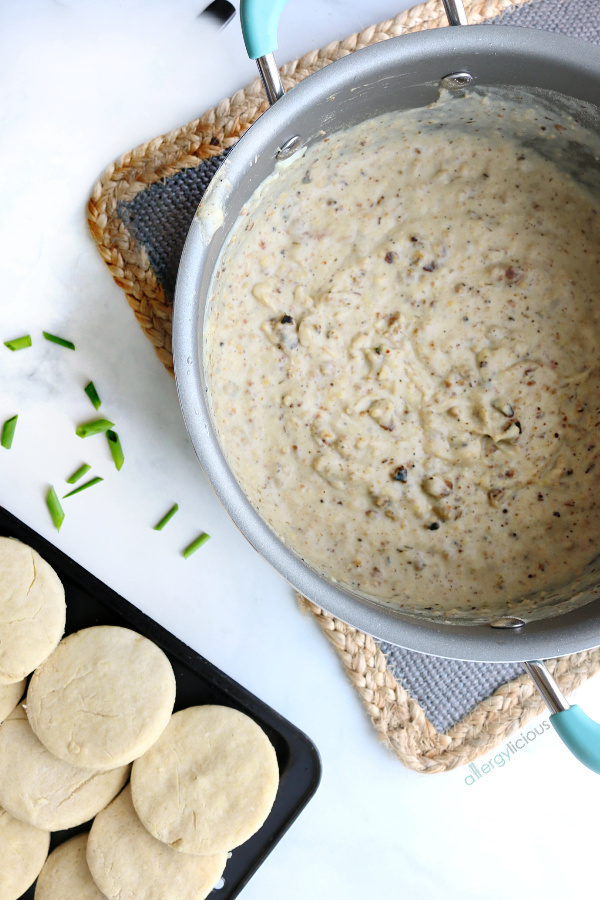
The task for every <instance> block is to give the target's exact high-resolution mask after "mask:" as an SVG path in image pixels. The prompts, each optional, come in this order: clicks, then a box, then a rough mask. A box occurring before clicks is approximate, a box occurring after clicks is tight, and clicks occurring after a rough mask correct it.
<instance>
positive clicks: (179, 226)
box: [118, 0, 600, 732]
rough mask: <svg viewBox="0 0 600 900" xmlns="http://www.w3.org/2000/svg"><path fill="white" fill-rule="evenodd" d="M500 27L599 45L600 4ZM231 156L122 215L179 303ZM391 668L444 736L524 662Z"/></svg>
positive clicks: (399, 657)
mask: <svg viewBox="0 0 600 900" xmlns="http://www.w3.org/2000/svg"><path fill="white" fill-rule="evenodd" d="M492 21H494V22H495V23H498V24H500V25H519V26H524V27H530V28H542V29H546V30H548V31H558V32H562V33H565V34H570V35H572V36H574V37H578V38H581V39H584V40H588V41H592V42H594V43H600V0H534V2H532V3H531V4H527V5H525V6H521V7H517V8H516V9H512V10H508V11H507V12H505V13H504V14H503V15H502V16H501V17H500V18H499V19H496V20H492ZM225 155H226V154H222V155H221V156H218V157H215V158H214V159H212V160H209V161H208V162H205V163H202V164H201V165H200V166H198V167H197V168H195V169H187V170H184V171H182V172H178V173H177V174H176V175H173V176H172V177H171V178H169V179H168V181H166V182H160V183H157V184H154V185H152V186H151V187H149V188H147V189H146V190H144V191H141V192H140V193H139V194H138V195H137V196H136V198H135V200H133V201H132V202H130V203H121V204H120V206H119V208H118V212H119V216H120V217H121V219H122V221H123V223H124V224H125V225H126V227H127V228H128V230H129V231H130V233H131V234H132V235H133V236H134V237H135V239H136V240H137V241H138V243H140V244H143V245H144V247H145V248H146V250H147V252H148V255H149V258H150V262H151V265H152V268H153V270H154V272H155V274H156V276H157V278H158V280H159V282H160V283H161V284H162V286H163V289H164V291H165V294H166V296H167V298H169V299H171V300H172V298H173V294H174V290H175V279H176V276H177V267H178V265H179V258H180V256H181V251H182V249H183V244H184V241H185V237H186V234H187V231H188V228H189V225H190V222H191V220H192V218H193V216H194V213H195V211H196V208H197V206H198V204H199V202H200V199H201V198H202V195H203V193H204V191H205V190H206V187H207V185H208V183H209V181H210V179H211V178H212V176H213V175H214V173H215V171H216V170H217V168H218V166H219V165H220V163H221V162H222V161H223V159H224V158H225ZM381 646H382V649H383V652H384V653H385V655H386V658H387V660H388V664H389V666H390V669H391V671H392V672H393V673H394V675H395V677H396V678H397V680H398V681H399V682H400V683H401V684H402V685H403V686H404V688H405V689H406V690H407V691H408V693H409V694H410V695H411V696H412V697H414V698H415V700H417V701H418V702H419V703H420V705H421V706H422V707H423V709H424V711H425V714H426V715H427V717H428V719H429V720H430V721H431V722H432V724H433V725H434V727H435V728H436V729H437V730H438V731H442V732H443V731H446V730H447V729H448V728H450V727H451V726H452V725H454V724H455V723H456V722H458V721H459V720H460V719H462V718H463V717H464V716H465V715H467V713H469V712H470V711H471V710H472V709H474V708H475V707H476V706H477V704H478V703H480V702H481V701H482V700H484V699H485V698H486V697H489V696H490V695H491V694H492V693H493V692H494V691H495V690H496V689H497V688H498V687H499V686H500V685H501V684H504V683H505V682H507V681H511V680H512V679H514V678H516V677H517V676H518V675H520V674H521V672H522V668H521V666H518V665H491V664H480V663H465V662H456V661H453V660H446V659H436V658H434V657H431V656H424V655H422V654H419V653H413V652H412V651H409V650H402V649H401V648H399V647H392V646H391V645H389V644H382V645H381Z"/></svg>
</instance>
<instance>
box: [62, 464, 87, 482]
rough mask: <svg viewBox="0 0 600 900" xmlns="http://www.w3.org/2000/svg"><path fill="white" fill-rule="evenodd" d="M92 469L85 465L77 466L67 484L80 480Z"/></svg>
mask: <svg viewBox="0 0 600 900" xmlns="http://www.w3.org/2000/svg"><path fill="white" fill-rule="evenodd" d="M91 468H92V467H91V466H88V464H87V463H84V464H83V465H82V466H79V468H78V469H77V471H76V472H73V474H72V475H71V477H70V478H67V484H75V482H76V481H79V479H80V478H83V476H84V475H85V474H86V473H87V472H89V471H90V469H91Z"/></svg>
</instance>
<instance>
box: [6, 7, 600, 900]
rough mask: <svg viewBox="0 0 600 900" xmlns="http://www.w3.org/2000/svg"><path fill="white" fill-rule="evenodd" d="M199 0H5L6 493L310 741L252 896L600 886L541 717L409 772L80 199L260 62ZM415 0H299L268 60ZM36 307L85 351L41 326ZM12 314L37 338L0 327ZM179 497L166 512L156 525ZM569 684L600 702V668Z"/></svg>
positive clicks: (542, 892) (565, 770)
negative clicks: (49, 498)
mask: <svg viewBox="0 0 600 900" xmlns="http://www.w3.org/2000/svg"><path fill="white" fill-rule="evenodd" d="M204 5H205V3H204V2H203V0H160V2H159V0H54V2H51V0H29V2H27V3H23V2H21V3H14V2H13V3H10V2H7V0H4V2H3V3H1V4H0V12H1V15H2V23H1V33H0V96H1V97H2V100H1V102H0V247H1V248H2V251H1V258H2V290H1V299H0V303H1V314H0V379H1V386H2V389H1V391H0V422H2V421H4V420H5V419H6V418H8V417H9V416H11V415H14V414H15V413H18V414H19V421H18V426H17V431H16V435H15V440H14V444H13V449H12V450H11V451H10V452H7V451H5V450H4V449H1V448H0V503H2V505H4V506H6V507H7V508H8V509H9V510H10V511H11V512H13V513H14V514H15V515H17V516H18V517H19V518H21V519H23V520H24V521H25V522H26V523H27V524H28V525H30V526H32V527H33V528H35V529H36V530H37V531H38V532H39V533H40V534H42V535H43V536H44V537H46V538H48V539H49V540H50V541H52V542H53V543H55V544H56V545H57V546H59V547H60V548H61V549H62V550H63V551H65V552H66V553H67V554H69V555H70V556H71V557H72V558H73V559H75V560H76V561H77V562H79V563H80V564H81V565H83V566H84V567H86V568H87V569H89V570H90V571H91V572H93V573H94V574H95V575H96V576H98V577H99V578H101V579H102V580H103V581H104V582H106V583H107V584H108V585H110V586H111V587H112V588H114V589H115V590H117V591H118V592H119V593H121V594H122V595H123V596H124V597H126V598H127V599H128V600H130V601H131V602H132V603H134V604H135V605H136V606H138V607H139V608H140V609H142V610H143V611H144V612H146V613H148V614H149V615H150V616H152V617H153V618H155V619H156V620H158V621H159V622H160V623H161V624H162V625H164V626H166V627H167V628H168V629H169V630H170V631H172V632H173V633H174V634H176V635H177V636H178V637H179V638H181V639H182V640H184V641H186V642H187V643H188V644H189V645H190V646H192V647H194V648H195V649H196V650H198V651H199V652H200V653H202V654H203V655H204V656H206V657H207V658H208V659H209V660H211V661H212V662H213V663H215V664H216V665H217V666H219V667H220V668H222V669H223V670H224V671H225V672H227V673H228V674H229V675H230V676H231V677H233V678H235V679H236V680H238V681H239V682H241V683H242V684H243V685H244V686H245V687H247V688H248V689H249V690H251V691H253V692H254V693H256V694H257V695H258V696H259V697H260V698H261V699H263V700H264V701H266V702H267V703H269V704H270V705H271V706H273V707H274V708H275V709H276V710H277V711H279V712H280V713H282V714H283V715H284V716H286V717H287V718H289V719H290V720H291V721H292V722H293V723H294V724H296V725H297V726H299V727H300V728H301V729H303V730H304V731H305V732H306V733H307V734H308V735H309V736H310V737H311V738H312V739H313V740H314V742H315V743H316V745H317V746H318V748H319V751H320V753H321V755H322V760H323V779H322V782H321V786H320V788H319V790H318V792H317V794H316V796H315V798H314V799H313V800H312V801H311V803H310V804H309V805H308V807H307V808H306V809H305V811H304V812H303V813H302V814H301V816H300V818H299V819H298V820H297V822H296V823H295V824H294V825H293V826H292V828H291V829H290V831H289V832H288V833H287V835H286V836H285V837H284V838H283V840H282V841H281V843H280V844H279V845H278V846H277V847H276V848H275V850H274V851H273V853H272V854H271V855H270V856H269V858H268V860H267V861H266V863H265V864H264V865H263V866H262V867H261V869H260V870H259V872H258V873H257V874H256V875H255V876H254V878H253V879H252V880H251V882H250V883H249V885H248V886H247V887H246V889H245V891H244V892H243V897H244V900H271V898H273V900H274V898H276V897H277V898H281V897H285V898H286V900H306V898H307V897H313V898H315V900H321V898H323V900H324V898H327V900H330V898H334V900H337V898H340V900H341V898H343V900H364V898H370V897H390V898H394V900H395V898H403V900H404V898H408V900H421V898H423V900H436V898H438V897H439V898H442V897H444V898H457V900H459V898H460V900H471V898H472V900H506V898H509V897H513V896H515V897H516V896H522V897H529V898H531V897H534V898H537V897H542V896H544V897H545V898H562V897H567V898H574V897H579V896H581V895H583V894H585V896H587V895H588V893H589V890H590V888H591V887H592V885H594V888H595V889H596V890H597V885H596V884H595V879H594V881H592V879H593V878H594V876H595V873H596V870H597V865H596V859H595V854H596V853H597V850H596V845H597V815H596V807H597V803H598V799H599V796H600V793H599V788H600V779H599V778H598V776H595V775H593V774H592V773H590V772H588V771H587V770H586V769H584V768H583V767H582V766H580V765H579V764H578V763H577V762H575V761H574V760H573V759H571V757H570V756H569V754H568V753H567V752H566V751H564V749H563V747H562V745H561V744H560V741H559V740H558V738H557V737H556V736H555V735H554V733H553V732H550V731H548V732H546V733H545V734H544V735H543V736H540V737H538V738H537V739H536V741H535V743H531V744H529V745H528V746H527V747H526V748H524V749H522V750H520V752H519V753H518V754H517V755H516V756H515V758H514V759H513V760H512V761H511V762H510V763H508V764H506V765H505V767H504V768H503V769H500V770H498V769H495V770H494V771H492V772H490V773H489V774H487V775H486V776H484V777H483V778H482V779H481V780H479V781H478V782H476V783H475V784H473V785H467V784H466V783H465V777H466V776H467V774H468V771H467V770H466V769H459V770H457V771H455V772H451V773H448V774H445V775H433V776H422V775H417V774H415V773H413V772H410V771H408V770H406V769H405V768H404V767H403V766H402V765H401V764H400V763H399V762H398V761H397V760H396V759H395V758H394V757H392V755H391V754H390V753H389V752H388V751H387V750H386V749H385V748H384V747H382V746H381V745H380V744H379V743H378V741H377V737H376V734H375V731H374V729H373V727H372V726H371V724H370V722H369V720H368V718H367V716H366V714H365V713H364V712H363V709H362V706H361V703H360V701H359V698H358V696H357V695H356V694H355V692H354V690H353V689H352V687H351V686H350V684H349V682H348V681H347V680H346V677H345V675H344V673H343V671H342V668H341V666H340V664H339V662H338V659H337V657H336V655H335V653H334V652H333V650H332V649H331V648H330V647H329V646H328V644H327V641H326V639H325V637H324V636H323V635H322V633H321V632H320V629H319V627H318V626H317V625H316V623H314V622H313V621H312V620H311V618H310V617H303V616H302V615H301V614H300V612H299V610H298V607H297V605H296V601H295V598H294V592H293V591H292V589H291V588H290V587H288V586H287V585H286V584H285V583H284V582H283V580H282V579H281V578H280V577H279V576H278V575H277V574H276V573H275V572H273V571H272V570H271V569H270V567H269V566H268V565H267V564H266V563H265V562H263V561H262V560H261V559H260V558H259V557H258V555H257V554H256V553H255V552H254V550H252V548H251V547H250V546H249V544H247V543H246V541H245V539H244V538H242V537H241V535H240V534H239V533H238V532H237V530H236V528H235V527H234V525H233V524H232V523H231V522H230V520H229V519H228V517H227V515H226V514H225V512H224V511H223V510H222V509H221V507H220V505H219V503H218V501H217V500H216V498H215V497H214V495H213V493H212V490H211V488H210V487H209V485H208V483H207V481H206V479H205V477H204V475H203V473H202V470H201V468H200V466H199V464H198V462H197V460H196V457H195V455H194V452H193V450H192V446H191V444H190V441H189V439H188V437H187V434H186V432H185V428H184V425H183V421H182V418H181V414H180V411H179V406H178V401H177V396H176V391H175V384H174V382H173V380H172V379H171V378H170V376H169V375H168V374H167V372H166V371H165V370H164V368H163V366H162V365H161V363H160V362H159V361H158V359H157V357H156V356H155V353H154V350H153V348H152V346H151V344H150V342H149V341H148V340H147V339H146V337H145V336H144V334H143V332H142V330H141V329H140V327H139V325H138V324H137V322H136V320H135V318H134V316H133V313H132V312H131V310H130V309H129V307H128V305H127V303H126V301H125V296H124V294H123V293H122V291H121V290H120V289H119V288H118V287H117V286H116V285H115V284H114V283H113V281H112V278H111V277H110V274H109V272H108V270H107V268H106V266H105V265H104V263H103V262H102V260H101V258H100V255H99V253H98V251H97V250H96V247H95V245H94V243H93V241H92V239H91V237H90V235H89V233H88V229H87V224H86V209H85V207H86V202H87V199H88V197H89V195H90V192H91V189H92V186H93V184H94V182H95V181H96V179H97V177H98V176H99V175H100V173H101V171H102V170H103V168H104V167H105V166H106V165H107V164H108V163H109V162H110V161H111V160H112V159H114V158H115V157H117V156H118V155H119V154H121V153H122V152H123V151H125V150H127V149H129V148H131V147H134V146H135V145H137V144H139V143H141V142H143V141H147V140H149V139H150V138H152V137H155V136H156V135H158V134H161V133H163V132H166V131H168V130H170V129H171V128H174V127H176V126H178V125H181V124H183V123H185V122H187V121H188V120H190V119H192V118H194V117H195V116H197V115H199V114H201V113H202V112H204V111H205V110H206V109H208V108H210V107H211V106H213V105H214V104H216V103H217V102H218V101H219V100H220V99H222V98H223V97H225V96H228V95H229V94H231V93H233V92H234V91H235V90H236V89H238V88H240V87H243V86H244V85H246V84H247V83H248V82H249V81H251V80H252V79H253V78H254V75H255V69H254V64H253V63H250V62H249V61H248V60H247V59H246V58H245V56H244V52H243V45H242V40H241V35H240V31H239V19H236V21H235V22H233V23H232V24H230V25H229V26H228V28H227V29H225V31H223V32H221V33H218V32H217V31H216V30H215V29H214V28H213V27H212V26H210V25H208V24H207V23H206V22H205V21H203V20H199V19H198V18H197V15H198V13H199V11H200V10H201V9H202V8H203V6H204ZM408 5H409V4H408V3H406V2H403V0H395V2H394V0H372V2H371V3H370V4H368V5H367V4H365V3H360V2H358V0H302V2H297V0H296V2H294V3H290V4H289V6H288V7H287V8H286V10H285V12H284V14H283V17H282V24H281V27H280V50H279V53H278V59H279V61H281V62H283V61H284V60H286V59H291V58H294V57H295V56H298V55H300V54H302V53H303V52H305V51H306V50H308V49H310V48H311V47H314V48H318V47H320V46H323V45H324V44H325V43H327V42H328V41H331V40H338V39H340V38H342V37H344V36H345V35H347V34H349V33H351V32H353V31H355V30H357V29H359V28H361V27H364V26H366V25H368V24H370V23H372V22H375V21H381V20H383V19H385V18H389V17H391V16H393V15H394V14H395V13H397V12H398V11H400V9H402V8H405V7H406V6H408ZM42 329H44V330H47V331H51V332H53V333H56V334H59V335H61V336H64V337H66V338H69V339H71V340H73V341H74V342H75V344H76V346H77V350H76V352H75V353H72V352H70V351H68V350H64V349H62V348H60V347H58V346H55V345H53V344H50V343H47V342H46V341H44V340H43V339H42V335H41V332H42ZM26 333H31V335H32V338H33V341H34V344H33V347H32V348H31V349H29V350H27V351H23V352H20V353H10V352H9V351H8V350H6V348H4V347H3V346H1V342H3V341H4V340H8V339H10V338H14V337H18V336H20V335H22V334H26ZM90 378H91V379H93V381H94V383H95V384H96V387H97V388H98V391H99V393H100V396H101V398H102V401H103V405H102V410H101V412H102V413H103V414H104V415H106V416H107V417H108V418H111V419H112V421H114V422H115V423H116V428H117V430H118V432H119V435H120V436H121V441H122V444H123V447H124V451H125V456H126V463H125V466H124V468H123V469H122V471H121V472H117V471H116V470H115V468H114V466H113V464H112V460H111V458H110V456H109V452H108V448H107V446H106V442H105V441H103V440H102V439H97V440H95V439H90V440H87V441H82V440H80V439H79V438H77V437H76V436H75V425H76V424H78V423H80V422H81V421H86V420H88V419H90V418H93V417H94V416H93V414H94V410H93V408H92V407H91V405H90V403H89V401H88V399H87V397H86V396H85V394H84V393H83V390H82V388H83V386H84V385H85V384H86V383H87V381H88V380H89V379H90ZM83 461H86V462H88V463H91V464H92V466H93V472H92V473H90V474H100V475H103V476H104V478H105V481H104V482H103V483H102V484H101V485H99V486H98V487H95V488H93V489H92V490H90V491H87V492H85V493H84V494H81V495H80V496H78V497H75V498H72V499H70V500H66V501H65V502H64V508H65V511H66V512H67V518H66V519H65V523H64V525H63V528H62V530H61V532H60V534H58V533H57V532H56V531H55V530H54V529H53V526H52V523H51V521H50V518H49V515H48V512H47V509H46V506H45V502H44V497H45V493H46V490H47V486H48V484H50V483H53V484H55V485H56V486H57V489H58V490H59V493H62V492H63V491H62V490H61V489H62V487H63V485H64V479H65V478H66V477H68V476H69V475H70V474H71V473H72V471H74V469H75V468H77V466H78V465H80V463H81V462H83ZM174 501H177V502H179V505H180V512H179V513H178V515H177V516H176V517H175V518H174V519H173V521H172V522H171V524H170V525H169V526H168V527H167V528H166V529H165V530H164V531H163V532H162V533H157V532H154V531H153V530H152V526H153V525H154V524H155V522H156V521H157V520H158V519H159V518H160V517H161V516H162V515H163V513H164V512H165V511H166V510H167V509H168V508H169V507H170V506H171V504H172V503H173V502H174ZM203 530H206V531H208V532H209V533H210V534H211V536H212V539H211V541H210V542H209V543H208V544H207V545H206V546H205V547H203V548H202V549H201V550H200V551H199V552H198V553H197V554H196V555H195V556H193V557H192V558H191V559H189V560H187V561H184V560H183V559H182V557H181V556H180V551H181V549H182V548H183V547H184V546H185V545H186V544H187V543H188V542H189V541H190V540H191V539H192V538H193V537H195V536H196V535H197V534H198V533H199V532H200V531H203ZM577 699H578V702H580V704H581V705H582V706H583V707H584V708H586V709H587V710H588V712H589V713H590V714H592V715H595V716H596V717H597V718H599V719H600V679H596V680H595V681H592V682H591V683H589V684H587V685H585V686H584V687H583V688H582V689H581V690H580V692H579V694H578V698H577ZM546 718H547V717H546ZM530 727H531V726H530ZM504 747H505V744H502V745H501V746H500V748H499V749H502V748H504ZM490 755H491V754H490ZM484 759H485V758H484ZM482 761H484V760H482Z"/></svg>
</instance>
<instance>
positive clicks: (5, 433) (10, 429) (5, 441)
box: [1, 416, 19, 450]
mask: <svg viewBox="0 0 600 900" xmlns="http://www.w3.org/2000/svg"><path fill="white" fill-rule="evenodd" d="M18 418H19V417H18V416H13V417H12V419H7V420H6V422H5V423H4V425H3V426H2V441H1V443H2V446H3V447H5V448H6V449H7V450H10V448H11V447H12V442H13V438H14V436H15V428H16V427H17V419H18Z"/></svg>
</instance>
